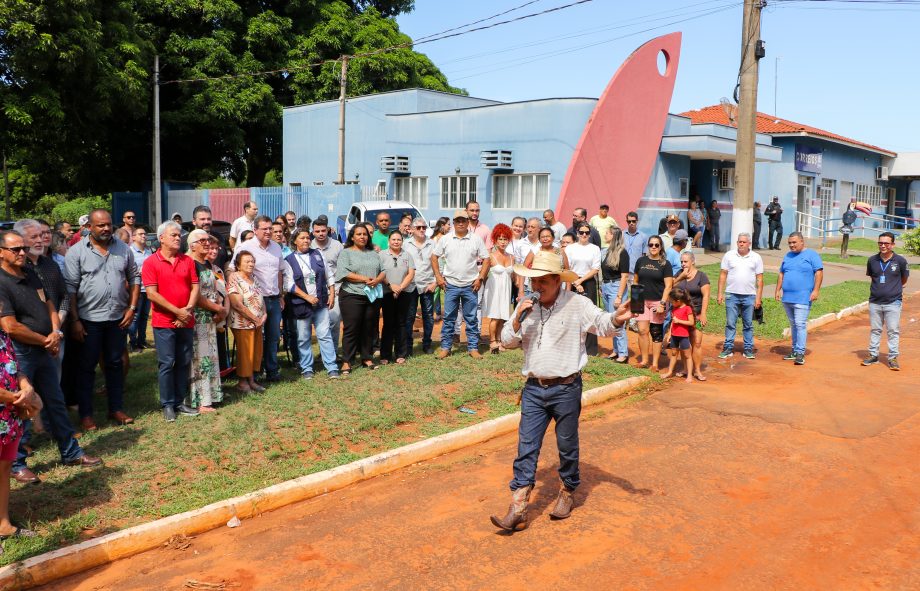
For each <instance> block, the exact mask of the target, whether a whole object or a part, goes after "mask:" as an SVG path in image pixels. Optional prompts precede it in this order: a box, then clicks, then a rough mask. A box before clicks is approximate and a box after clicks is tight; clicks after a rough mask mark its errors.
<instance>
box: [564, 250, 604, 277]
mask: <svg viewBox="0 0 920 591" xmlns="http://www.w3.org/2000/svg"><path fill="white" fill-rule="evenodd" d="M565 256H566V258H568V259H569V268H570V269H572V270H573V271H575V273H577V274H578V276H579V277H584V276H585V275H587V274H588V271H590V270H591V269H597V270H598V271H600V270H601V249H599V248H598V247H597V245H596V244H591V243H590V242H589V243H588V244H580V243H578V242H576V243H575V244H569V245H568V246H566V247H565Z"/></svg>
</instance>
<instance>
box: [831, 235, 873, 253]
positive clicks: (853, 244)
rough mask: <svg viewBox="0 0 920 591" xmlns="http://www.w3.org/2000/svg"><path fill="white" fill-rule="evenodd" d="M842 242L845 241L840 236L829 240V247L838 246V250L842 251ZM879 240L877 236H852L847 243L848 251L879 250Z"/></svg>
mask: <svg viewBox="0 0 920 591" xmlns="http://www.w3.org/2000/svg"><path fill="white" fill-rule="evenodd" d="M841 242H843V241H842V240H841V239H839V238H836V239H834V240H828V241H827V247H828V248H836V249H837V251H838V252H840V244H841ZM877 242H878V239H877V238H850V241H849V242H848V243H847V251H848V252H849V251H851V250H858V251H862V252H878V244H876V243H877Z"/></svg>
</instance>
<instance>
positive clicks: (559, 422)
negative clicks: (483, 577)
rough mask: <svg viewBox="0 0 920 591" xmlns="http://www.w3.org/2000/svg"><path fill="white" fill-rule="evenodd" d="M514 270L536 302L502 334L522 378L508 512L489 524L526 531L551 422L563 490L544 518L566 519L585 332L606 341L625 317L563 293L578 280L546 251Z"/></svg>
mask: <svg viewBox="0 0 920 591" xmlns="http://www.w3.org/2000/svg"><path fill="white" fill-rule="evenodd" d="M514 272H515V273H520V274H523V275H525V276H527V277H529V278H530V281H531V286H532V287H533V290H534V292H536V293H537V294H539V296H538V298H539V300H538V303H535V302H534V300H533V299H530V298H527V299H524V300H522V301H521V303H520V304H518V307H517V309H516V310H515V312H514V317H513V318H512V321H511V322H507V323H505V327H504V329H502V334H501V340H502V345H504V346H505V347H507V348H516V347H521V348H522V349H523V350H524V367H523V368H522V370H521V373H522V374H524V376H525V377H526V378H527V381H526V382H525V383H524V389H523V390H522V391H521V398H520V402H521V422H520V425H519V427H518V451H517V457H516V458H515V460H514V467H513V470H514V478H513V479H512V480H511V506H510V507H509V508H508V513H507V514H506V515H505V516H504V517H499V516H497V515H492V516H491V520H492V523H493V524H494V525H495V526H496V527H500V528H501V529H503V530H506V531H515V530H517V529H518V528H519V526H521V525H523V526H524V527H526V523H527V502H528V501H529V500H530V493H531V491H532V490H533V487H534V483H535V482H536V471H537V459H538V458H539V456H540V447H541V445H542V444H543V436H544V435H545V433H546V429H547V427H548V426H549V423H550V420H553V421H555V423H556V445H557V447H558V448H559V477H560V478H561V480H562V488H561V489H560V491H559V496H558V497H557V498H556V503H555V506H554V507H553V510H552V512H550V517H552V518H554V519H565V518H566V517H568V516H569V515H570V514H571V512H572V507H573V506H574V504H575V502H574V499H573V497H572V494H573V493H574V491H575V489H576V488H577V487H578V485H579V484H580V477H579V469H578V459H579V445H578V419H579V416H580V414H581V390H582V380H581V371H582V369H584V367H585V365H586V364H587V363H588V354H587V351H586V350H585V338H586V336H587V335H588V333H592V334H596V335H597V336H609V335H612V334H613V333H614V332H616V330H617V329H618V328H620V327H622V326H623V324H624V323H626V321H627V320H629V318H631V317H632V314H630V312H629V304H628V303H624V304H622V305H621V306H620V307H619V308H618V309H617V310H616V312H614V313H608V312H604V311H602V310H601V309H600V308H598V307H597V306H596V305H595V304H594V302H592V301H591V300H589V299H588V298H585V297H581V296H579V295H578V294H576V293H574V292H571V291H568V290H565V289H562V282H563V281H566V282H569V283H571V282H572V281H575V280H577V279H578V275H576V274H575V273H574V272H572V271H567V270H564V269H563V268H562V257H561V256H559V255H557V254H555V253H552V252H546V251H540V252H538V253H537V254H536V255H534V258H533V262H532V264H531V266H530V268H528V267H526V266H524V265H514Z"/></svg>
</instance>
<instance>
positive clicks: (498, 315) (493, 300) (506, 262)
mask: <svg viewBox="0 0 920 591" xmlns="http://www.w3.org/2000/svg"><path fill="white" fill-rule="evenodd" d="M511 237H512V232H511V228H509V227H508V226H506V225H505V224H496V226H495V228H493V229H492V244H493V246H492V251H491V252H490V253H489V260H488V261H486V262H485V263H483V264H486V265H488V267H489V268H488V275H486V282H485V284H484V286H483V288H482V289H483V292H482V317H483V318H488V319H489V338H490V339H491V340H490V343H489V351H491V352H492V353H493V354H496V353H498V352H499V351H501V350H502V347H501V334H502V327H503V326H504V325H505V321H506V320H508V319H509V318H511V285H512V283H513V272H512V271H511V268H512V267H513V266H514V257H513V256H512V255H510V254H508V252H507V250H506V249H507V248H508V244H509V243H510V242H511Z"/></svg>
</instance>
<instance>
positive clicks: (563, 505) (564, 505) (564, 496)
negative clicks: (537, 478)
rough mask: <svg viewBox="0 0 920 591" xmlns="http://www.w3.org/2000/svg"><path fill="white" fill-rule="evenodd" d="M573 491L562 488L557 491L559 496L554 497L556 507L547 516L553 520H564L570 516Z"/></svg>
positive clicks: (573, 502) (572, 504) (573, 504)
mask: <svg viewBox="0 0 920 591" xmlns="http://www.w3.org/2000/svg"><path fill="white" fill-rule="evenodd" d="M574 492H575V491H574V490H569V489H567V488H566V487H564V486H563V487H562V488H561V489H560V490H559V496H558V497H556V506H555V507H553V510H552V511H551V512H550V514H549V516H550V517H552V518H553V519H565V518H566V517H568V516H569V515H571V514H572V507H574V506H575V499H573V498H572V493H574Z"/></svg>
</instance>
